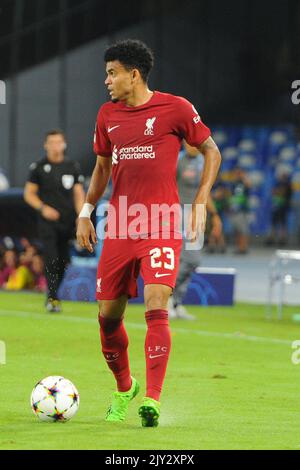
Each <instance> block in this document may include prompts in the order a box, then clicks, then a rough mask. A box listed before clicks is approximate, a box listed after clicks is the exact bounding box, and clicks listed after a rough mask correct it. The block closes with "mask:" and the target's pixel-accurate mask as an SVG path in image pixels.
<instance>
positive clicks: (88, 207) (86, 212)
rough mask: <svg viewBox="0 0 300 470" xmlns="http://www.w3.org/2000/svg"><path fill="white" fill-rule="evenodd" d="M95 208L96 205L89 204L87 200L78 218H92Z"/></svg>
mask: <svg viewBox="0 0 300 470" xmlns="http://www.w3.org/2000/svg"><path fill="white" fill-rule="evenodd" d="M94 209H95V206H93V204H89V203H88V202H85V203H84V204H83V208H82V209H81V212H80V214H79V216H78V218H79V219H82V218H88V219H90V218H91V215H92V212H93V210H94Z"/></svg>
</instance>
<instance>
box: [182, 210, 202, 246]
mask: <svg viewBox="0 0 300 470" xmlns="http://www.w3.org/2000/svg"><path fill="white" fill-rule="evenodd" d="M205 226H206V204H192V210H191V212H190V214H189V219H188V226H187V232H186V236H187V239H188V240H189V241H190V242H192V243H194V242H196V241H197V240H198V239H199V238H200V237H201V235H204V232H205Z"/></svg>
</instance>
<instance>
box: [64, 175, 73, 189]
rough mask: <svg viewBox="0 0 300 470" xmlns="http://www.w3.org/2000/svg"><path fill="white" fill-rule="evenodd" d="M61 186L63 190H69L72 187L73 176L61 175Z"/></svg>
mask: <svg viewBox="0 0 300 470" xmlns="http://www.w3.org/2000/svg"><path fill="white" fill-rule="evenodd" d="M62 185H63V187H64V188H65V189H71V188H73V186H74V176H73V175H63V176H62Z"/></svg>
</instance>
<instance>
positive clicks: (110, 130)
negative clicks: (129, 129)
mask: <svg viewBox="0 0 300 470" xmlns="http://www.w3.org/2000/svg"><path fill="white" fill-rule="evenodd" d="M117 127H120V126H114V127H109V128H108V129H107V132H108V133H110V132H112V131H113V130H114V129H117Z"/></svg>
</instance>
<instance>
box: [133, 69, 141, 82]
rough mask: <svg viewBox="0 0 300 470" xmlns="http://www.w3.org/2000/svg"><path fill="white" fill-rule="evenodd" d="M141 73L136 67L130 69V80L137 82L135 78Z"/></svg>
mask: <svg viewBox="0 0 300 470" xmlns="http://www.w3.org/2000/svg"><path fill="white" fill-rule="evenodd" d="M140 76H141V74H140V72H139V70H138V69H132V71H131V82H132V83H134V82H137V80H138V79H139V78H140Z"/></svg>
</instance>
